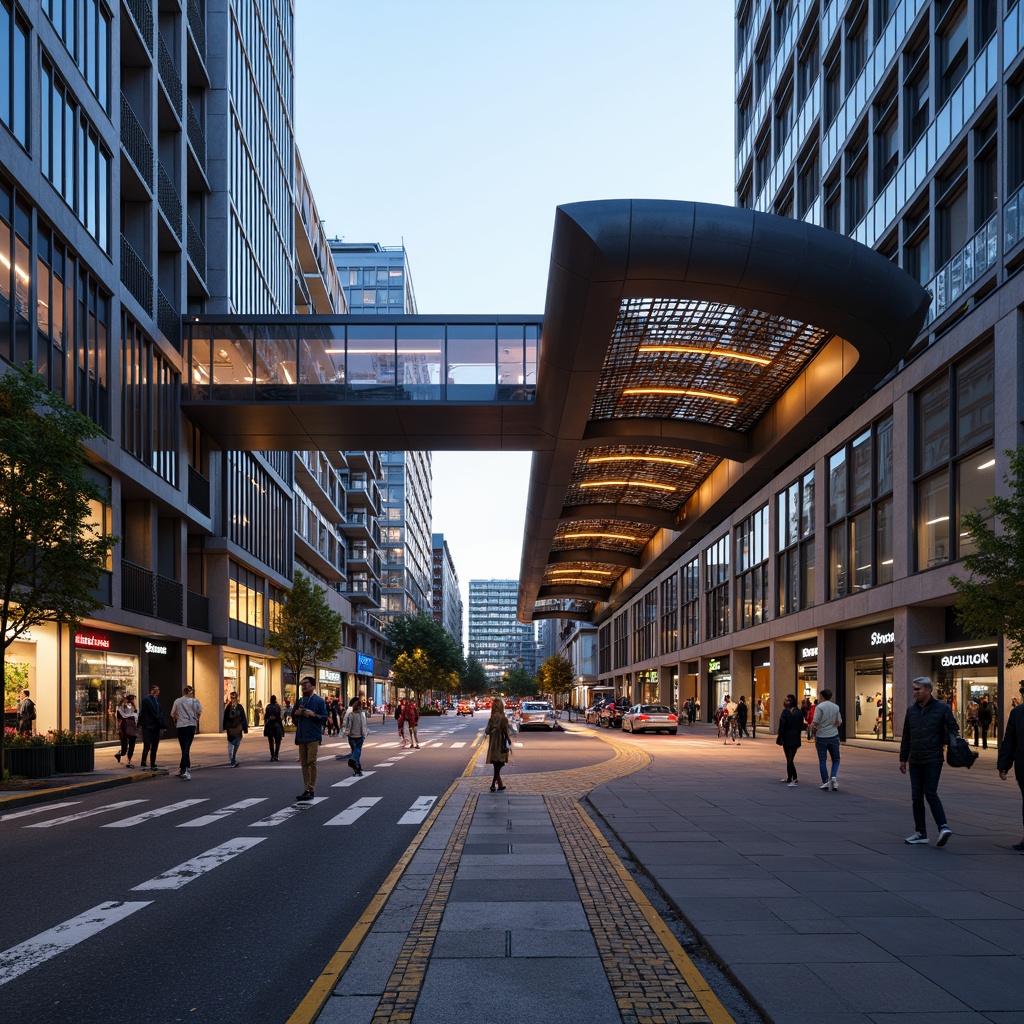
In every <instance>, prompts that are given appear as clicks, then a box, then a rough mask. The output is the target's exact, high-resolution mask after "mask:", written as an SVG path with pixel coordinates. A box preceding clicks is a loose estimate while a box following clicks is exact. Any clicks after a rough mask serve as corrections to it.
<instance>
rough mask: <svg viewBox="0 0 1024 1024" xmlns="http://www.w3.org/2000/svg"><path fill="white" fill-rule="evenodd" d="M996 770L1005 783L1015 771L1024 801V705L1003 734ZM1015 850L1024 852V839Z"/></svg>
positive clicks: (1012, 713) (1014, 846) (1021, 705)
mask: <svg viewBox="0 0 1024 1024" xmlns="http://www.w3.org/2000/svg"><path fill="white" fill-rule="evenodd" d="M996 768H997V769H998V770H999V778H1001V779H1002V780H1003V781H1004V782H1005V781H1006V776H1007V774H1008V773H1009V771H1010V769H1011V768H1012V769H1013V774H1014V775H1015V776H1016V777H1017V785H1018V786H1020V795H1021V799H1022V800H1024V704H1018V705H1017V706H1016V707H1015V708H1014V709H1013V710H1012V711H1011V712H1010V717H1009V719H1008V720H1007V722H1006V732H1004V733H1003V742H1002V744H1001V745H1000V747H999V760H998V761H997V762H996ZM1021 815H1022V817H1024V804H1022V807H1021ZM1013 848H1014V849H1015V850H1020V851H1022V852H1024V838H1022V839H1021V841H1020V842H1019V843H1014V844H1013Z"/></svg>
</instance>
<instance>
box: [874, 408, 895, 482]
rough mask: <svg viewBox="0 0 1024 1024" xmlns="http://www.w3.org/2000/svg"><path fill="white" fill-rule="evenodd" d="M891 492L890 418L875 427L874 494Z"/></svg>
mask: <svg viewBox="0 0 1024 1024" xmlns="http://www.w3.org/2000/svg"><path fill="white" fill-rule="evenodd" d="M891 490H892V417H891V416H890V417H889V418H888V419H887V420H882V422H881V423H879V424H878V425H877V426H876V427H875V494H877V495H883V494H888V493H889V492H890V491H891Z"/></svg>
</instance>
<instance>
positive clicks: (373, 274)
mask: <svg viewBox="0 0 1024 1024" xmlns="http://www.w3.org/2000/svg"><path fill="white" fill-rule="evenodd" d="M330 245H331V256H332V258H333V259H334V264H335V266H336V267H337V268H338V273H339V275H340V277H341V286H342V287H343V288H344V289H345V295H346V297H347V298H348V304H349V309H350V310H351V311H352V312H353V313H358V314H362V315H364V316H392V315H394V314H395V313H415V312H416V293H415V292H414V291H413V287H412V275H411V274H410V272H409V254H408V253H407V252H406V251H405V246H404V245H380V244H378V243H377V242H346V241H344V240H342V239H340V238H332V239H331V241H330Z"/></svg>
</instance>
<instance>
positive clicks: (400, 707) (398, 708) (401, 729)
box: [395, 697, 408, 747]
mask: <svg viewBox="0 0 1024 1024" xmlns="http://www.w3.org/2000/svg"><path fill="white" fill-rule="evenodd" d="M395 721H396V722H397V723H398V738H399V740H400V741H401V745H402V746H403V747H404V746H407V745H408V744H406V742H405V698H404V697H399V698H398V703H397V704H396V705H395Z"/></svg>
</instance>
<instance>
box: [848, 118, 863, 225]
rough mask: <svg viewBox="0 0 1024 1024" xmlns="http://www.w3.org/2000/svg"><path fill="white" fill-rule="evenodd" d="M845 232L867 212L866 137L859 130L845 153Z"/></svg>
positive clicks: (856, 223)
mask: <svg viewBox="0 0 1024 1024" xmlns="http://www.w3.org/2000/svg"><path fill="white" fill-rule="evenodd" d="M844 159H845V161H846V230H847V233H852V231H853V229H854V228H855V227H856V226H857V225H858V224H859V223H860V222H861V220H863V218H864V215H865V214H866V213H867V210H868V137H867V132H866V131H865V130H861V131H860V132H858V133H857V135H856V136H855V137H854V138H853V140H852V142H851V143H850V146H849V148H848V149H847V151H846V154H845V157H844Z"/></svg>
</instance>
